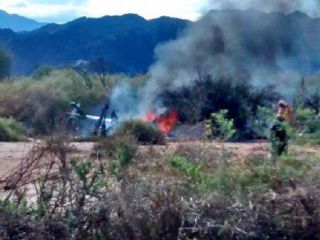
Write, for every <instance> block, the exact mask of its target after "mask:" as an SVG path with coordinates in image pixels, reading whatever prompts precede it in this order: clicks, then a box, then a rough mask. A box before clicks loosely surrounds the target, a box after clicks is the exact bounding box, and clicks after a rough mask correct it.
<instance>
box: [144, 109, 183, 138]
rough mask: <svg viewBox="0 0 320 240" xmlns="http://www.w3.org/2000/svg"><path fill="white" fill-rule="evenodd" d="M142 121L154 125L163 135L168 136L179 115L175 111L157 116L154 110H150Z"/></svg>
mask: <svg viewBox="0 0 320 240" xmlns="http://www.w3.org/2000/svg"><path fill="white" fill-rule="evenodd" d="M144 120H145V121H146V122H150V123H155V124H156V125H157V127H158V128H159V129H160V131H161V132H162V133H163V134H165V135H168V134H169V133H170V132H171V131H172V129H173V128H174V126H175V125H176V123H177V122H178V121H179V115H178V113H177V112H176V111H170V112H167V113H166V114H162V115H158V114H157V113H156V111H155V110H150V111H149V112H148V113H147V114H146V116H145V117H144Z"/></svg>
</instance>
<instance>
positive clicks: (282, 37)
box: [0, 9, 320, 74]
mask: <svg viewBox="0 0 320 240" xmlns="http://www.w3.org/2000/svg"><path fill="white" fill-rule="evenodd" d="M208 17H210V18H211V19H212V21H215V22H217V24H219V25H223V24H225V25H230V27H228V29H229V30H230V31H233V32H234V33H235V34H237V36H241V37H243V39H242V40H241V39H240V42H241V44H242V47H244V48H245V49H246V52H248V53H249V54H252V56H254V58H252V59H255V61H258V62H259V64H264V65H270V66H271V67H274V66H279V65H281V64H290V67H291V68H292V67H294V66H296V67H297V68H303V67H304V65H305V66H307V67H305V69H304V70H303V71H305V72H308V71H314V70H315V69H318V68H319V67H320V44H318V43H319V42H320V19H313V18H310V17H309V16H307V15H305V14H303V13H300V12H294V13H292V14H289V15H285V14H281V13H269V14H268V13H262V12H259V11H256V10H252V9H251V10H246V11H241V10H223V11H211V12H210V13H209V14H208V15H207V18H208ZM204 19H206V16H204V18H202V19H200V20H199V22H201V21H204ZM190 23H191V22H189V21H187V20H182V19H176V18H169V17H161V18H157V19H153V20H145V19H144V18H142V17H140V16H138V15H135V14H126V15H123V16H105V17H102V18H86V17H83V18H79V19H76V20H74V21H71V22H68V23H66V24H48V25H45V26H43V27H41V28H39V29H36V30H34V31H30V32H21V33H15V32H13V31H10V30H8V29H6V30H0V43H2V44H4V45H5V46H6V47H7V48H8V49H9V50H10V51H11V53H12V55H13V56H14V61H13V73H15V74H25V73H30V72H31V71H33V70H34V69H35V68H36V67H37V66H39V65H53V66H66V65H67V66H68V65H69V66H70V65H72V64H74V63H75V62H76V61H77V60H79V59H83V60H87V61H91V60H94V59H97V58H99V57H103V58H104V59H105V60H106V62H108V63H109V66H107V67H109V69H108V70H109V71H110V72H124V73H129V74H137V73H145V72H146V71H147V70H148V69H149V67H150V66H151V65H152V63H153V62H154V60H155V59H154V58H155V53H154V50H155V48H156V46H157V45H159V44H160V43H164V42H167V41H170V40H173V39H176V38H177V36H178V35H180V34H181V33H183V32H184V30H185V29H186V27H187V26H188V25H189V24H190ZM262 29H263V30H262ZM208 41H210V40H208ZM228 44H232V39H231V43H228ZM236 55H237V57H238V60H237V61H240V62H242V61H243V58H242V55H241V53H240V52H239V53H237V54H236ZM296 56H299V57H296ZM247 57H248V56H247ZM279 59H280V62H279ZM281 59H286V61H285V63H283V62H281ZM306 63H307V64H306ZM308 68H310V69H308Z"/></svg>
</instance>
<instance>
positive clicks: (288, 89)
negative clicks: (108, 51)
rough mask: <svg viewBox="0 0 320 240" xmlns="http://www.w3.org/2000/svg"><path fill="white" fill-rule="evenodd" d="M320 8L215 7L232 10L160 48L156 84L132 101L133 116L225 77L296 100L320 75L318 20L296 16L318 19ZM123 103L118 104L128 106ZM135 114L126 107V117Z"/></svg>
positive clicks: (119, 91) (218, 2)
mask: <svg viewBox="0 0 320 240" xmlns="http://www.w3.org/2000/svg"><path fill="white" fill-rule="evenodd" d="M319 2H320V1H318V0H317V1H316V0H306V1H298V0H292V1H289V0H282V1H279V0H268V1H258V0H241V1H240V0H239V1H236V0H227V1H222V0H211V1H209V2H208V6H209V7H208V8H215V9H217V8H218V9H219V8H220V9H225V8H227V9H229V10H213V11H210V12H208V13H207V14H205V15H204V16H203V17H202V18H201V19H200V20H199V21H197V22H195V23H193V24H191V25H190V26H189V27H188V28H187V29H186V30H185V32H184V33H182V34H181V36H180V37H179V38H178V39H176V40H173V41H170V42H167V43H165V44H162V45H160V46H158V47H157V48H156V50H155V56H156V62H155V64H154V65H153V66H152V67H151V68H150V70H149V75H150V79H149V80H148V81H147V83H146V85H145V86H144V87H143V88H142V89H140V90H139V92H136V93H135V94H136V95H135V97H134V98H133V97H129V102H130V106H135V110H134V113H133V114H129V115H136V116H137V115H140V116H141V114H142V113H146V111H147V110H149V109H154V108H156V109H163V106H162V101H161V99H159V96H160V95H161V93H163V92H164V91H166V90H179V88H181V87H186V86H189V87H190V88H192V87H194V84H195V82H196V80H199V79H201V77H202V76H205V75H210V76H211V78H212V80H213V81H215V80H218V79H220V78H221V77H223V78H227V79H231V81H249V82H250V84H252V85H253V86H254V87H256V88H262V87H266V86H270V85H272V86H274V87H276V90H277V91H278V92H279V93H280V94H281V95H282V96H284V97H285V98H286V99H287V100H289V101H290V100H292V98H293V96H294V94H295V93H296V92H295V91H296V88H297V86H298V85H299V84H300V82H301V79H302V77H304V76H312V75H315V74H317V73H318V71H319V70H318V69H320V44H319V42H320V23H319V22H317V24H315V22H316V21H315V20H314V19H312V18H310V16H307V15H305V14H303V13H301V12H294V13H292V12H293V11H295V10H301V11H303V12H306V13H309V14H310V15H312V13H315V11H316V10H318V9H320V8H319V4H320V3H319ZM251 7H253V8H255V9H261V10H262V11H258V10H254V9H251ZM230 9H247V10H230ZM263 11H265V12H271V13H265V12H263ZM115 96H132V93H131V92H130V91H129V90H128V88H127V87H124V86H119V87H118V88H116V89H115V91H114V94H113V96H112V98H113V99H117V98H116V97H115ZM118 99H119V98H118ZM121 99H122V98H120V99H119V100H118V101H124V100H121ZM114 102H117V101H114ZM124 102H127V100H125V101H124ZM115 104H116V103H115ZM125 105H127V104H125ZM129 108H130V107H121V109H122V111H123V112H125V111H126V109H127V110H128V109H129ZM115 109H117V107H115Z"/></svg>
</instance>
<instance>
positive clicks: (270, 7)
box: [205, 0, 320, 17]
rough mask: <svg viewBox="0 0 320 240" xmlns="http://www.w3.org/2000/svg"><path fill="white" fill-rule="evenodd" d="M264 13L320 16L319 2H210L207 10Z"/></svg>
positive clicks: (217, 0)
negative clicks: (258, 11)
mask: <svg viewBox="0 0 320 240" xmlns="http://www.w3.org/2000/svg"><path fill="white" fill-rule="evenodd" d="M250 8H254V9H257V10H260V11H264V12H280V13H285V14H288V13H292V12H294V11H300V12H303V13H306V14H308V15H309V16H311V17H319V16H320V1H319V0H208V1H207V4H206V7H205V9H206V10H211V9H250Z"/></svg>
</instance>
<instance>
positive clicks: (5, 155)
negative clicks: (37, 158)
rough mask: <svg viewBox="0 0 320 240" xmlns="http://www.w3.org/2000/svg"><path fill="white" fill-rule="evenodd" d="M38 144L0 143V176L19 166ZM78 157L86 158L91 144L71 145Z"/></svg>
mask: <svg viewBox="0 0 320 240" xmlns="http://www.w3.org/2000/svg"><path fill="white" fill-rule="evenodd" d="M37 144H40V143H39V142H19V143H8V142H0V176H2V175H3V174H5V173H6V172H8V171H10V170H11V169H13V168H15V167H16V166H17V165H18V164H20V162H21V160H23V159H24V157H25V156H26V155H27V154H28V152H29V151H30V150H31V149H32V147H34V146H35V145H37ZM71 146H73V147H74V148H75V149H76V153H77V154H79V155H84V156H88V155H89V154H90V151H91V149H92V147H93V143H86V142H84V143H72V144H71Z"/></svg>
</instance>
